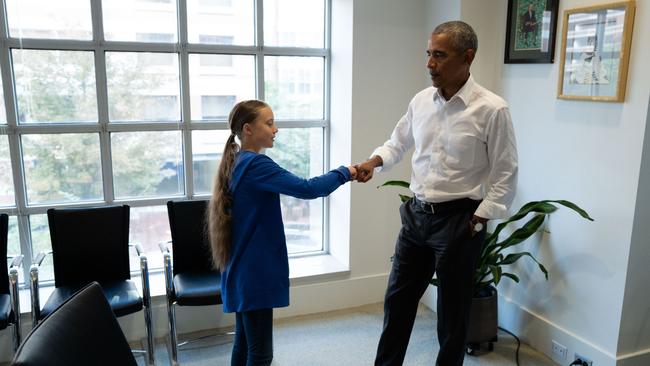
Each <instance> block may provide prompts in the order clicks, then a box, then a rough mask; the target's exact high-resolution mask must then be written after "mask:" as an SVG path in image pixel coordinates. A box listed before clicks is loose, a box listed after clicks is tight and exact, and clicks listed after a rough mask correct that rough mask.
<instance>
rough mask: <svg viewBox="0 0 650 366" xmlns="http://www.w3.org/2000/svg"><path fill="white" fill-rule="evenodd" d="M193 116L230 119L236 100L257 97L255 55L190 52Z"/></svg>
mask: <svg viewBox="0 0 650 366" xmlns="http://www.w3.org/2000/svg"><path fill="white" fill-rule="evenodd" d="M189 62H190V95H191V97H190V103H191V109H192V120H214V119H219V120H227V119H228V114H229V113H230V110H231V109H232V107H233V105H234V104H235V103H236V102H239V101H241V100H245V99H253V98H255V56H239V55H212V54H209V55H208V54H190V57H189Z"/></svg>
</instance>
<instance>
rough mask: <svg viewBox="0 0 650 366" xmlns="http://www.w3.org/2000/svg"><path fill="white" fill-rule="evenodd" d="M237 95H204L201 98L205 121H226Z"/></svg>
mask: <svg viewBox="0 0 650 366" xmlns="http://www.w3.org/2000/svg"><path fill="white" fill-rule="evenodd" d="M236 98H237V96H235V95H204V96H202V97H201V114H202V115H203V119H226V118H228V113H230V109H231V108H232V106H233V105H235V99H236Z"/></svg>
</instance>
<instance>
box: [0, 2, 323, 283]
mask: <svg viewBox="0 0 650 366" xmlns="http://www.w3.org/2000/svg"><path fill="white" fill-rule="evenodd" d="M328 1H329V0H264V1H262V2H261V4H262V6H263V12H259V11H256V9H255V7H256V6H257V5H256V4H258V2H257V1H254V0H187V1H186V2H184V4H186V6H187V9H186V11H182V12H179V11H178V9H177V7H178V4H177V1H175V0H138V1H130V0H102V1H96V2H95V1H93V2H91V1H90V0H68V1H64V2H58V1H57V2H52V1H49V0H6V1H4V2H1V3H0V17H1V18H0V24H6V25H7V27H6V29H0V39H1V41H2V42H0V52H1V54H0V72H1V75H2V78H1V79H0V82H1V86H2V87H1V88H0V212H2V213H8V214H9V215H10V219H9V226H10V230H9V231H10V232H9V253H22V254H24V255H25V258H26V260H25V263H24V264H25V265H24V266H23V269H24V271H23V273H21V281H24V278H25V275H26V274H27V273H28V270H29V261H30V260H29V258H32V257H34V256H35V255H36V254H37V253H38V252H40V251H49V250H51V244H50V239H49V228H48V224H47V217H46V211H47V209H49V208H51V207H70V206H72V207H76V206H106V205H113V204H128V205H130V206H131V222H130V226H131V228H130V239H131V241H133V242H138V243H140V244H142V245H143V246H144V248H145V251H146V252H147V254H148V255H149V262H150V267H151V268H152V270H156V268H158V269H160V268H161V267H162V258H161V255H160V254H159V250H158V243H159V242H161V241H166V240H169V239H170V234H169V226H168V221H167V220H168V219H167V212H166V206H165V204H166V202H167V201H168V200H181V199H208V198H209V197H210V192H211V186H212V179H213V175H214V172H215V170H216V168H217V166H218V163H219V161H220V159H221V153H222V151H223V147H224V143H225V141H226V139H227V137H228V135H229V130H228V123H227V116H228V113H229V111H230V109H231V108H232V106H233V105H234V104H235V103H237V102H239V101H241V100H246V99H252V98H259V99H263V100H266V101H267V102H268V103H269V104H270V105H271V106H272V108H273V110H274V112H275V116H276V120H277V123H278V125H279V128H280V132H279V134H278V138H277V139H276V146H275V147H274V148H273V149H269V150H268V151H266V153H267V154H268V155H269V156H271V157H272V158H273V159H274V160H276V161H277V162H278V163H279V164H280V165H281V166H283V167H285V168H287V169H289V170H290V171H292V172H294V173H296V174H298V175H300V176H303V177H309V176H313V175H317V174H322V173H323V172H324V171H326V170H327V169H328V166H327V163H326V159H325V156H326V153H327V150H328V146H327V141H328V138H327V136H328V130H329V119H328V118H329V111H328V110H327V108H326V106H327V105H329V103H328V102H327V98H328V95H327V92H326V90H327V89H328V78H327V77H326V75H328V68H329V48H328V43H327V41H326V38H327V37H326V35H327V34H328V30H327V27H328V25H329V14H328V9H329V2H328ZM91 4H92V7H91ZM1 7H4V9H2V8H1ZM97 7H100V8H101V9H97ZM262 13H263V14H264V16H263V18H262V17H261V16H259V15H261V14H262ZM99 14H102V18H101V19H100V18H98V15H99ZM181 16H183V17H187V18H186V19H180V17H181ZM179 24H186V25H187V26H183V27H179ZM256 29H258V30H260V32H261V33H260V35H261V37H257V36H256ZM258 38H259V39H258ZM183 39H187V43H185V44H183V43H181V41H180V40H183ZM262 39H263V40H264V41H262ZM289 86H290V87H289ZM281 201H282V212H283V215H284V216H283V217H284V220H285V226H286V227H285V231H286V235H287V241H288V248H289V252H290V254H304V253H322V252H326V251H327V242H326V239H325V235H324V233H325V232H326V230H325V225H326V223H325V220H324V217H325V215H326V209H327V204H326V203H327V201H326V200H325V199H317V200H312V201H303V200H298V199H294V198H291V197H284V196H283V197H281ZM137 265H138V264H137V261H135V260H134V261H132V266H133V267H132V269H133V270H136V269H137ZM41 279H42V280H44V281H45V283H47V281H48V280H49V281H51V280H52V279H53V273H52V262H51V256H48V257H47V259H46V260H45V262H44V266H43V269H42V272H41ZM23 283H24V282H23Z"/></svg>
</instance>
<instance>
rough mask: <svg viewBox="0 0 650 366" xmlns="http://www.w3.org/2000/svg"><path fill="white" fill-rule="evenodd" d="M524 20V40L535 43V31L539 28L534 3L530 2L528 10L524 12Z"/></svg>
mask: <svg viewBox="0 0 650 366" xmlns="http://www.w3.org/2000/svg"><path fill="white" fill-rule="evenodd" d="M522 22H523V24H524V26H523V31H524V40H526V42H533V44H534V41H535V31H536V30H537V19H536V18H535V9H534V7H533V4H528V10H527V11H526V12H525V13H524V15H523V17H522ZM531 38H532V40H531Z"/></svg>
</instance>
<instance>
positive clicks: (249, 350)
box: [230, 309, 273, 366]
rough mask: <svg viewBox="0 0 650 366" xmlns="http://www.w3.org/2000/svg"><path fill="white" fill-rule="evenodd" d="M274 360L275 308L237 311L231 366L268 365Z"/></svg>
mask: <svg viewBox="0 0 650 366" xmlns="http://www.w3.org/2000/svg"><path fill="white" fill-rule="evenodd" d="M271 360H273V309H261V310H253V311H245V312H241V313H236V319H235V342H234V344H233V347H232V359H231V361H230V365H231V366H267V365H270V364H271Z"/></svg>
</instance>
